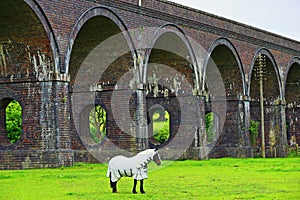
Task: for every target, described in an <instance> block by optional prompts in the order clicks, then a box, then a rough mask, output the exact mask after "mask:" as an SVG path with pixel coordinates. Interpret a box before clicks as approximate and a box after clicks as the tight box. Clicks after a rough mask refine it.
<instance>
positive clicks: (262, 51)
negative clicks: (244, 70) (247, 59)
mask: <svg viewBox="0 0 300 200" xmlns="http://www.w3.org/2000/svg"><path fill="white" fill-rule="evenodd" d="M259 54H262V55H265V56H266V57H267V60H269V62H270V64H271V65H272V67H273V68H274V71H275V74H276V79H277V82H278V89H279V94H280V96H279V97H280V100H283V88H282V80H281V76H280V72H279V68H278V66H277V63H276V61H275V58H274V56H273V55H272V53H271V52H270V51H269V50H268V49H266V48H260V49H258V50H257V51H256V53H255V55H254V57H253V59H252V63H251V68H250V72H249V84H248V85H249V88H248V92H247V93H248V96H250V91H251V80H252V77H253V71H254V66H255V61H256V59H257V57H258V55H259Z"/></svg>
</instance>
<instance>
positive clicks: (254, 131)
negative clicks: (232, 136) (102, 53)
mask: <svg viewBox="0 0 300 200" xmlns="http://www.w3.org/2000/svg"><path fill="white" fill-rule="evenodd" d="M258 126H259V122H258V121H255V120H250V127H249V131H250V138H251V144H252V146H253V147H255V145H256V141H257V136H258Z"/></svg>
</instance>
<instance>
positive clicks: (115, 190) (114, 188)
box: [112, 181, 118, 193]
mask: <svg viewBox="0 0 300 200" xmlns="http://www.w3.org/2000/svg"><path fill="white" fill-rule="evenodd" d="M112 192H113V193H117V192H118V191H117V181H116V182H112Z"/></svg>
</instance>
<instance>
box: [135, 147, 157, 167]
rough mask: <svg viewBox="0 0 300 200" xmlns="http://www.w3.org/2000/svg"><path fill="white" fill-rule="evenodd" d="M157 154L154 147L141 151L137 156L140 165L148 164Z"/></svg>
mask: <svg viewBox="0 0 300 200" xmlns="http://www.w3.org/2000/svg"><path fill="white" fill-rule="evenodd" d="M155 154H156V151H155V150H154V149H146V150H144V151H141V152H139V153H138V154H137V155H136V157H138V158H139V164H138V165H147V164H148V163H149V162H150V161H151V160H152V159H153V156H154V155H155Z"/></svg>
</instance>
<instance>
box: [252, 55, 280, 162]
mask: <svg viewBox="0 0 300 200" xmlns="http://www.w3.org/2000/svg"><path fill="white" fill-rule="evenodd" d="M262 56H264V57H265V68H264V70H263V90H262V94H263V100H264V102H263V105H264V111H263V114H264V140H265V149H266V151H265V152H266V156H267V157H273V156H276V155H273V152H274V148H276V147H277V146H279V145H282V142H281V141H282V140H281V138H280V133H281V132H282V131H283V130H282V129H283V127H282V125H281V124H282V114H281V110H282V108H281V100H282V98H281V90H280V81H279V78H278V73H277V72H276V64H275V62H274V61H273V59H272V57H270V55H268V54H264V53H262ZM253 63H254V66H253V69H252V75H251V85H250V98H251V101H250V121H252V122H253V123H259V127H258V135H257V137H256V141H252V147H253V153H254V156H255V157H260V156H261V155H262V152H261V146H262V136H261V134H262V131H261V110H260V83H259V74H258V72H259V70H255V69H256V67H257V65H258V64H257V63H258V56H257V57H256V58H255V62H253Z"/></svg>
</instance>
